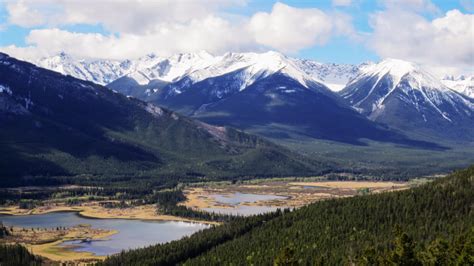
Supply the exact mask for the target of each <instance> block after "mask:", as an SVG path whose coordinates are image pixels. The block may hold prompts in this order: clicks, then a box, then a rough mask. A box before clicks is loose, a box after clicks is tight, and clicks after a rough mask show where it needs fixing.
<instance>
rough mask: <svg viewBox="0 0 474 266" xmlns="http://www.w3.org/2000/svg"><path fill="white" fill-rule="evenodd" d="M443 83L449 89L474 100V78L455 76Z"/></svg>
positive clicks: (445, 78) (446, 78)
mask: <svg viewBox="0 0 474 266" xmlns="http://www.w3.org/2000/svg"><path fill="white" fill-rule="evenodd" d="M441 82H443V84H444V85H446V86H447V87H448V88H450V89H453V90H455V91H457V92H459V93H462V94H464V95H466V96H468V97H470V98H474V76H468V77H466V76H459V77H457V78H454V77H453V76H446V77H444V78H443V79H442V80H441Z"/></svg>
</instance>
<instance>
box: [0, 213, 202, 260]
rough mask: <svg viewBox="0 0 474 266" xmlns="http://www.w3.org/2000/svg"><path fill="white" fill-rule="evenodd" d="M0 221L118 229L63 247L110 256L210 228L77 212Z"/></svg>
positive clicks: (10, 217)
mask: <svg viewBox="0 0 474 266" xmlns="http://www.w3.org/2000/svg"><path fill="white" fill-rule="evenodd" d="M0 221H2V222H3V224H5V225H7V226H10V225H14V226H21V227H35V228H36V227H40V228H55V227H58V226H66V227H71V226H75V225H79V224H90V225H91V226H92V227H94V228H101V229H112V230H117V231H118V233H117V234H115V235H112V236H110V237H109V238H108V239H107V240H98V241H91V242H85V243H82V242H80V241H67V242H64V243H63V244H62V245H67V246H69V245H71V244H72V245H74V248H73V249H74V250H76V251H87V252H92V253H94V254H96V255H110V254H114V253H118V252H120V251H122V250H127V249H134V248H139V247H145V246H148V245H152V244H158V243H165V242H169V241H172V240H176V239H180V238H182V237H183V236H187V235H191V234H193V233H195V232H197V231H199V230H201V229H205V228H208V227H209V226H208V225H205V224H199V223H188V222H174V221H140V220H125V219H90V218H85V217H81V216H79V215H78V214H77V213H74V212H57V213H49V214H40V215H27V216H8V215H0Z"/></svg>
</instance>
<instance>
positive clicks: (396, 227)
mask: <svg viewBox="0 0 474 266" xmlns="http://www.w3.org/2000/svg"><path fill="white" fill-rule="evenodd" d="M473 204H474V166H471V167H470V168H469V169H466V170H463V171H459V172H456V173H453V174H451V175H449V176H447V177H445V178H441V179H439V180H436V181H434V182H432V183H428V184H425V185H422V186H419V187H416V188H413V189H410V190H405V191H399V192H390V193H383V194H375V195H368V196H357V197H353V198H345V199H334V200H327V201H322V202H317V203H314V204H311V205H308V206H306V207H303V208H301V209H298V210H295V211H292V212H278V213H276V214H274V215H265V216H257V217H251V218H245V219H239V220H234V221H232V222H230V223H228V224H225V225H223V226H218V227H215V228H211V229H208V230H204V231H202V232H199V233H197V234H194V235H193V236H191V237H187V238H184V239H182V240H179V241H174V242H171V243H169V244H164V245H156V246H151V247H148V248H145V249H139V250H134V251H128V252H123V253H121V254H118V255H115V256H112V257H110V258H108V259H107V260H106V261H105V262H104V264H105V265H138V264H139V265H156V264H186V265H229V264H234V265H236V264H237V265H238V264H245V263H247V264H253V265H269V264H273V263H276V264H278V265H297V264H302V265H307V264H316V265H318V264H322V263H324V264H328V265H341V264H348V263H351V262H352V263H356V264H360V265H364V264H369V265H370V264H377V263H378V264H386V263H388V264H392V263H395V264H398V265H400V264H405V265H421V264H424V265H438V264H439V263H441V264H439V265H443V264H444V263H448V264H459V265H472V264H473V263H474V261H473V256H474V251H473V248H474V242H473V238H474V234H473V233H472V230H473V226H474V212H473V209H472V206H473ZM436 263H438V264H436Z"/></svg>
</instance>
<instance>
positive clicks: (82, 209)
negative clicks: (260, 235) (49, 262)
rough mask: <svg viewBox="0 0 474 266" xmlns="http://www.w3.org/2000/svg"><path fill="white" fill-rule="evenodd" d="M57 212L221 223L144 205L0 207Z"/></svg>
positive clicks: (0, 211)
mask: <svg viewBox="0 0 474 266" xmlns="http://www.w3.org/2000/svg"><path fill="white" fill-rule="evenodd" d="M56 212H75V213H76V214H77V215H79V216H81V217H83V218H86V219H124V220H141V221H156V222H173V221H174V222H188V223H200V224H207V225H219V224H220V223H218V222H213V221H205V220H194V219H189V218H183V217H179V216H172V215H163V214H156V213H155V212H154V207H152V206H148V205H143V206H138V207H132V208H124V209H107V208H104V207H99V206H47V207H44V206H43V207H36V208H33V209H31V210H24V209H20V208H18V207H17V206H9V207H0V215H12V216H27V215H42V214H49V213H56Z"/></svg>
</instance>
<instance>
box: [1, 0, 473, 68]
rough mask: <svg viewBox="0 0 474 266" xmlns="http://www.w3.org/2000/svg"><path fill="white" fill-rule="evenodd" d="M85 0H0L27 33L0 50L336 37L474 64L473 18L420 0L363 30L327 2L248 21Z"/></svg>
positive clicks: (228, 47)
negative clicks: (96, 29)
mask: <svg viewBox="0 0 474 266" xmlns="http://www.w3.org/2000/svg"><path fill="white" fill-rule="evenodd" d="M84 2H85V1H83V0H67V1H66V0H18V1H8V0H7V2H5V7H6V11H7V13H8V17H7V20H8V21H7V22H6V24H7V26H8V25H17V26H21V27H24V28H27V29H29V30H30V32H29V34H28V36H27V37H26V40H25V42H26V44H27V45H26V47H17V46H14V45H10V46H6V47H0V50H1V51H4V52H7V53H10V54H12V55H14V56H17V57H20V58H24V59H31V58H37V57H40V56H48V55H53V54H57V53H59V52H62V51H64V52H66V53H69V54H71V55H73V56H77V57H83V58H106V59H124V58H135V57H139V56H142V55H144V54H148V53H156V54H159V55H170V54H174V53H179V52H196V51H200V50H206V51H208V52H210V53H214V54H222V53H224V52H228V51H235V52H243V51H264V50H269V49H272V50H278V51H281V52H284V53H289V54H295V53H297V52H299V51H301V50H304V49H308V48H314V47H317V46H324V45H327V44H328V43H330V41H331V39H332V38H333V37H335V36H343V37H345V38H346V39H347V40H350V41H348V45H350V42H351V41H352V42H359V43H360V42H362V43H364V44H365V46H366V47H367V49H369V50H371V51H373V52H375V53H376V54H377V55H378V56H380V57H381V58H385V57H392V58H400V59H404V60H408V61H414V62H416V63H420V64H424V65H429V66H432V67H434V68H435V67H439V68H444V69H448V68H451V69H457V70H459V69H462V70H466V69H468V70H469V68H470V69H471V71H472V62H473V61H474V45H473V43H474V36H473V35H474V29H473V25H474V15H473V14H466V13H463V12H461V11H460V10H456V9H454V10H450V11H448V12H445V13H442V12H441V11H440V10H439V8H438V7H437V6H436V5H434V4H433V3H432V2H431V1H429V0H396V1H395V0H386V1H380V3H381V5H379V10H373V11H371V13H370V14H369V21H368V23H369V26H370V31H369V32H357V30H356V29H355V28H354V25H353V23H352V19H353V18H352V17H351V16H350V14H348V12H349V11H350V9H351V8H356V9H357V5H358V3H359V2H358V1H351V0H334V1H332V7H333V8H332V9H331V10H329V11H328V10H321V9H318V8H295V7H291V6H288V5H286V4H283V3H280V2H276V3H275V4H274V5H273V7H272V8H271V10H268V11H261V12H256V13H254V14H249V15H239V14H237V13H229V11H228V10H229V9H230V10H232V8H245V7H246V5H248V3H247V0H194V1H179V0H114V1H113V0H103V1H87V3H84ZM465 2H466V1H464V5H463V6H465V5H466V3H465ZM339 8H342V10H339ZM466 10H467V9H466ZM427 13H428V14H429V15H428V16H427V15H426V14H427ZM74 25H93V26H97V25H99V26H101V27H102V28H103V29H105V31H106V32H107V33H103V32H101V33H90V32H88V33H81V32H74V31H72V30H70V28H71V26H74ZM3 26H5V25H3ZM68 27H69V28H68ZM66 29H69V30H66ZM315 49H317V48H315Z"/></svg>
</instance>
